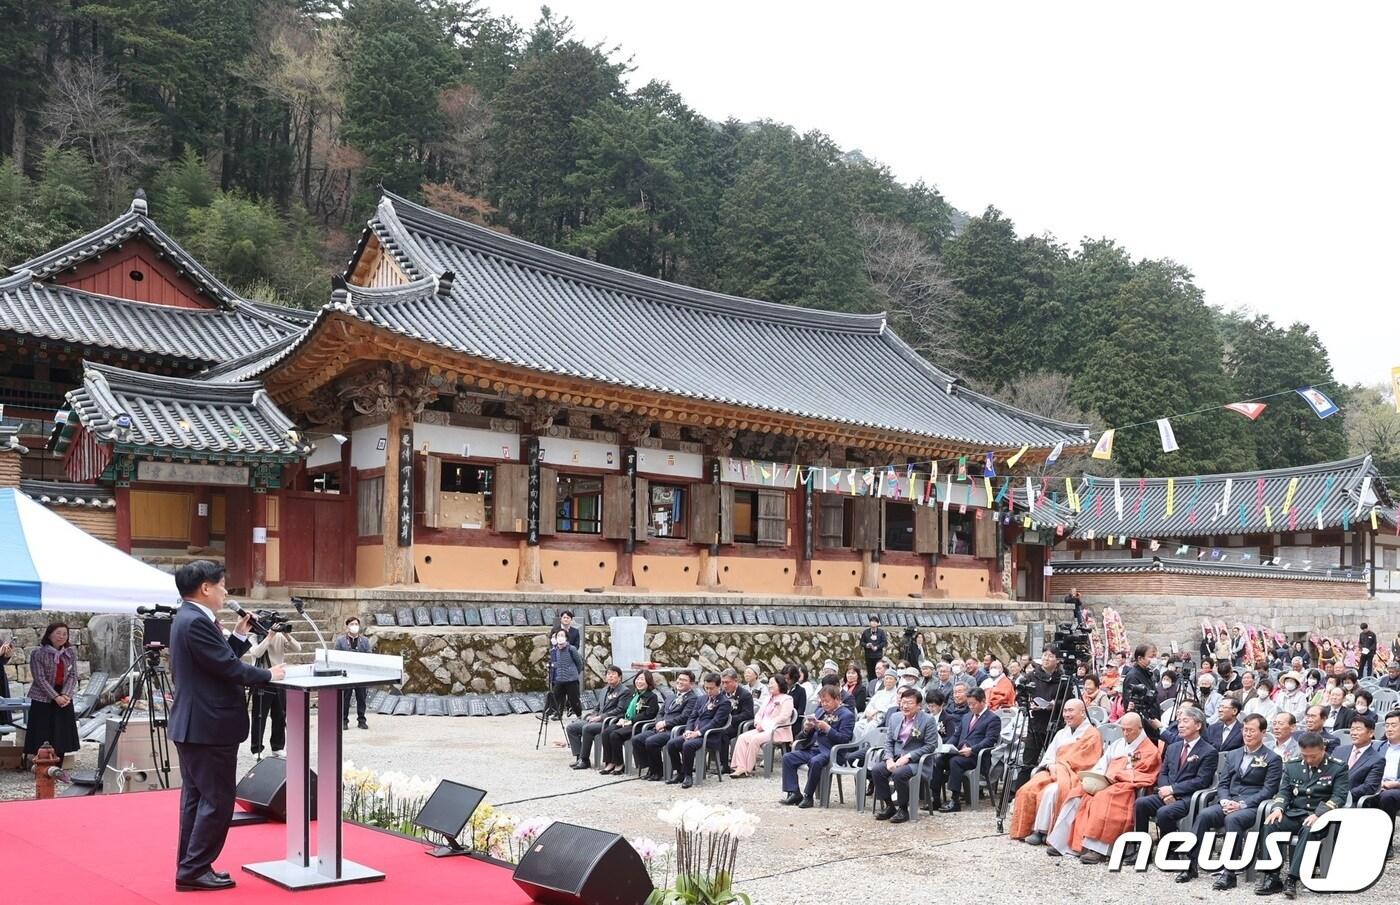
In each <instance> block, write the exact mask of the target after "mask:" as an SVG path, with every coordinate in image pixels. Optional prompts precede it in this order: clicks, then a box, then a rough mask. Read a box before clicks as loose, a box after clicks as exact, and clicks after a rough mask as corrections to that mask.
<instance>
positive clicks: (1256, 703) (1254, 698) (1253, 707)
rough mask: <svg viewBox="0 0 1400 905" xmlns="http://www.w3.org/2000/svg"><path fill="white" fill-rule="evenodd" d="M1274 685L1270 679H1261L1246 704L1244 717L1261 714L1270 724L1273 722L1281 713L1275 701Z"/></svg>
mask: <svg viewBox="0 0 1400 905" xmlns="http://www.w3.org/2000/svg"><path fill="white" fill-rule="evenodd" d="M1273 694H1274V683H1273V682H1270V681H1269V680H1268V679H1260V680H1259V684H1258V685H1256V686H1255V687H1254V689H1253V691H1252V692H1250V695H1249V699H1248V700H1247V701H1245V702H1244V715H1245V716H1250V715H1252V714H1256V713H1257V714H1259V715H1260V716H1262V717H1263V718H1264V719H1266V720H1268V721H1269V722H1273V719H1274V716H1275V715H1276V714H1277V713H1278V712H1279V710H1278V704H1277V703H1275V702H1274V700H1273Z"/></svg>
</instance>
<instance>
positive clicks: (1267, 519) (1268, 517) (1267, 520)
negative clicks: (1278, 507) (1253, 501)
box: [1264, 506, 1274, 528]
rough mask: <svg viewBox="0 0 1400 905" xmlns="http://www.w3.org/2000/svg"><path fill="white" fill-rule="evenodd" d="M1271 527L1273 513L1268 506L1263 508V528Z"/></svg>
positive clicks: (1272, 524)
mask: <svg viewBox="0 0 1400 905" xmlns="http://www.w3.org/2000/svg"><path fill="white" fill-rule="evenodd" d="M1273 526H1274V511H1273V510H1272V509H1270V508H1269V507H1268V506H1265V507H1264V527H1265V528H1272V527H1273Z"/></svg>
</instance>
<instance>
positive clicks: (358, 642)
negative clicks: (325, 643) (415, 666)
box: [335, 616, 369, 729]
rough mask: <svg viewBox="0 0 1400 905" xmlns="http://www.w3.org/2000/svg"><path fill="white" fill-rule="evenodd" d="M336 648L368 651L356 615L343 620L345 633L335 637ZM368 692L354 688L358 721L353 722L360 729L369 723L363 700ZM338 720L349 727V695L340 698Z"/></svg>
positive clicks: (367, 640) (365, 639)
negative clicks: (366, 719) (366, 720)
mask: <svg viewBox="0 0 1400 905" xmlns="http://www.w3.org/2000/svg"><path fill="white" fill-rule="evenodd" d="M335 649H336V650H349V651H354V652H356V653H359V654H367V653H369V639H368V638H366V637H365V636H364V635H361V634H360V619H359V617H358V616H351V617H350V618H349V619H346V620H345V634H343V635H337V636H336V638H335ZM368 697H369V696H368V694H367V693H366V691H365V689H363V688H356V689H355V713H356V715H357V716H358V718H359V721H358V722H357V723H356V724H355V725H357V726H359V727H360V728H361V729H368V728H369V723H367V722H365V702H366V701H367V700H368ZM341 702H342V703H341V710H340V722H341V725H342V727H343V728H345V729H349V728H350V695H348V694H347V695H345V696H343V697H342V698H341Z"/></svg>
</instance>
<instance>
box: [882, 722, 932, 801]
mask: <svg viewBox="0 0 1400 905" xmlns="http://www.w3.org/2000/svg"><path fill="white" fill-rule="evenodd" d="M903 729H904V714H903V713H901V712H900V711H898V710H896V711H895V712H894V713H893V714H892V715H891V716H890V718H889V719H887V720H886V721H885V737H886V738H888V739H889V744H888V745H886V746H885V754H884V756H883V757H881V758H879V759H878V760H877V761H876V762H875V764H874V765H872V766H871V768H870V780H871V782H872V783H874V785H875V800H876V801H889V800H890V783H891V782H892V781H893V783H894V803H895V806H896V807H898V808H901V809H907V808H908V807H909V780H911V779H913V778H914V771H915V770H917V769H919V760H920V758H922V757H924V756H925V755H928V754H932V753H933V749H934V748H937V747H938V720H936V719H935V718H934V717H933V715H932V714H930V713H928V712H926V711H925V710H924V709H923V708H922V707H921V708H919V709H918V710H916V711H915V712H914V717H913V726H912V727H911V728H910V731H909V738H908V740H907V741H901V740H900V735H901V734H902V731H903ZM901 757H907V758H909V761H908V763H906V764H905V765H904V766H902V767H896V768H895V769H894V770H890V769H888V768H887V767H886V766H885V761H886V760H899V759H900V758H901Z"/></svg>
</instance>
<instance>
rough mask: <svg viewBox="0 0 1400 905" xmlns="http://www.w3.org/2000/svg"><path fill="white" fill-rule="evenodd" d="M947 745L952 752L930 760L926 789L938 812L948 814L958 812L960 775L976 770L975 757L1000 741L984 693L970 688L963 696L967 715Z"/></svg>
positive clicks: (998, 720)
mask: <svg viewBox="0 0 1400 905" xmlns="http://www.w3.org/2000/svg"><path fill="white" fill-rule="evenodd" d="M948 741H949V742H950V743H951V744H952V746H953V751H952V752H951V753H949V754H940V755H938V756H937V757H935V758H934V759H933V777H932V779H931V780H930V783H929V788H930V790H931V794H932V797H933V802H934V805H935V806H936V807H937V808H938V810H940V811H942V812H943V813H945V814H952V813H955V812H957V811H960V810H962V807H961V805H960V802H961V801H962V781H963V774H965V773H966V772H967V771H968V770H973V769H976V767H977V756H978V755H979V754H981V753H982V752H983V751H984V750H986V749H987V748H991V747H994V746H995V745H996V743H997V742H999V741H1001V717H999V716H997V715H996V714H995V713H992V712H991V711H989V710H988V709H987V693H986V692H985V691H983V690H982V689H980V688H974V689H972V690H971V691H969V692H968V693H967V713H966V714H964V715H963V717H962V721H961V722H960V723H959V724H958V731H957V733H956V734H955V735H954V736H953V737H952V738H950V739H948ZM976 781H977V779H976V777H973V782H976ZM945 782H946V784H947V787H948V790H949V793H950V797H949V799H948V801H947V802H944V800H943V787H944V784H945ZM973 794H974V795H975V794H976V792H975V791H974V793H973Z"/></svg>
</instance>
